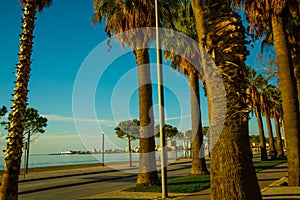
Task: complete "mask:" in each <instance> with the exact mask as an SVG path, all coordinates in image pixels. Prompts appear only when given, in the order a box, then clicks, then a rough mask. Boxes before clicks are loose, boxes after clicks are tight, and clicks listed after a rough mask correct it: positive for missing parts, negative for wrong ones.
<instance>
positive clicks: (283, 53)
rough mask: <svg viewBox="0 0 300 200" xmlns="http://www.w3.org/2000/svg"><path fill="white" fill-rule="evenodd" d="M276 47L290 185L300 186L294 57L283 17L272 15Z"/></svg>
mask: <svg viewBox="0 0 300 200" xmlns="http://www.w3.org/2000/svg"><path fill="white" fill-rule="evenodd" d="M272 29H273V37H274V47H275V53H276V58H277V63H278V73H279V81H280V91H281V95H282V107H283V113H284V115H283V120H284V125H285V136H286V144H287V157H288V177H289V180H288V183H289V186H300V142H299V141H300V134H299V133H300V123H299V121H300V116H299V102H298V97H297V88H296V81H295V78H294V74H293V66H292V59H291V56H290V53H289V49H288V46H287V36H286V33H285V30H286V27H285V26H284V22H283V19H282V17H281V16H280V15H278V16H274V15H272Z"/></svg>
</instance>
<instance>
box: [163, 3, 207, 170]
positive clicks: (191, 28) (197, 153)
mask: <svg viewBox="0 0 300 200" xmlns="http://www.w3.org/2000/svg"><path fill="white" fill-rule="evenodd" d="M173 15H175V16H174V25H175V29H176V30H177V31H179V32H182V33H184V34H186V35H187V36H189V37H191V38H193V39H195V40H197V32H196V27H195V24H194V21H195V16H194V14H193V11H192V7H191V3H190V2H187V1H182V4H181V6H180V7H178V9H176V10H174V11H173ZM172 45H173V44H172ZM188 48H191V47H188ZM187 51H188V50H187ZM165 58H166V59H167V60H171V67H172V68H174V69H176V70H178V71H182V72H183V74H184V75H185V76H188V77H189V82H190V99H191V118H192V152H193V153H192V167H191V174H207V173H208V170H207V167H206V163H205V158H204V148H203V133H202V120H201V110H200V90H199V77H200V74H199V72H198V71H197V69H196V68H195V67H194V66H193V65H191V64H190V63H189V62H187V61H186V60H185V59H184V58H182V57H180V56H179V55H174V54H172V52H165Z"/></svg>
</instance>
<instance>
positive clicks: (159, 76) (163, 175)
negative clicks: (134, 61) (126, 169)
mask: <svg viewBox="0 0 300 200" xmlns="http://www.w3.org/2000/svg"><path fill="white" fill-rule="evenodd" d="M155 22H156V29H155V30H156V57H157V83H158V104H159V127H160V146H161V156H160V160H161V185H162V198H167V197H168V184H167V163H166V158H165V157H166V154H165V134H164V130H163V127H164V125H165V115H164V92H163V72H162V68H161V65H160V64H161V63H162V62H161V55H160V38H159V29H158V2H157V0H155Z"/></svg>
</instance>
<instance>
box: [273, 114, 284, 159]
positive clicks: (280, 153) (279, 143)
mask: <svg viewBox="0 0 300 200" xmlns="http://www.w3.org/2000/svg"><path fill="white" fill-rule="evenodd" d="M274 121H275V130H276V137H277V151H278V154H277V157H278V158H284V152H283V145H282V139H281V133H280V123H279V118H278V117H275V118H274Z"/></svg>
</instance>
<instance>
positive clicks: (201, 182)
mask: <svg viewBox="0 0 300 200" xmlns="http://www.w3.org/2000/svg"><path fill="white" fill-rule="evenodd" d="M209 187H210V177H209V175H206V174H205V175H190V176H184V177H179V178H174V179H171V180H169V181H168V191H169V192H176V193H192V192H198V191H201V190H204V189H206V188H209ZM125 191H130V192H161V186H158V185H154V186H145V185H136V186H134V187H130V188H127V189H126V190H125Z"/></svg>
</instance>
